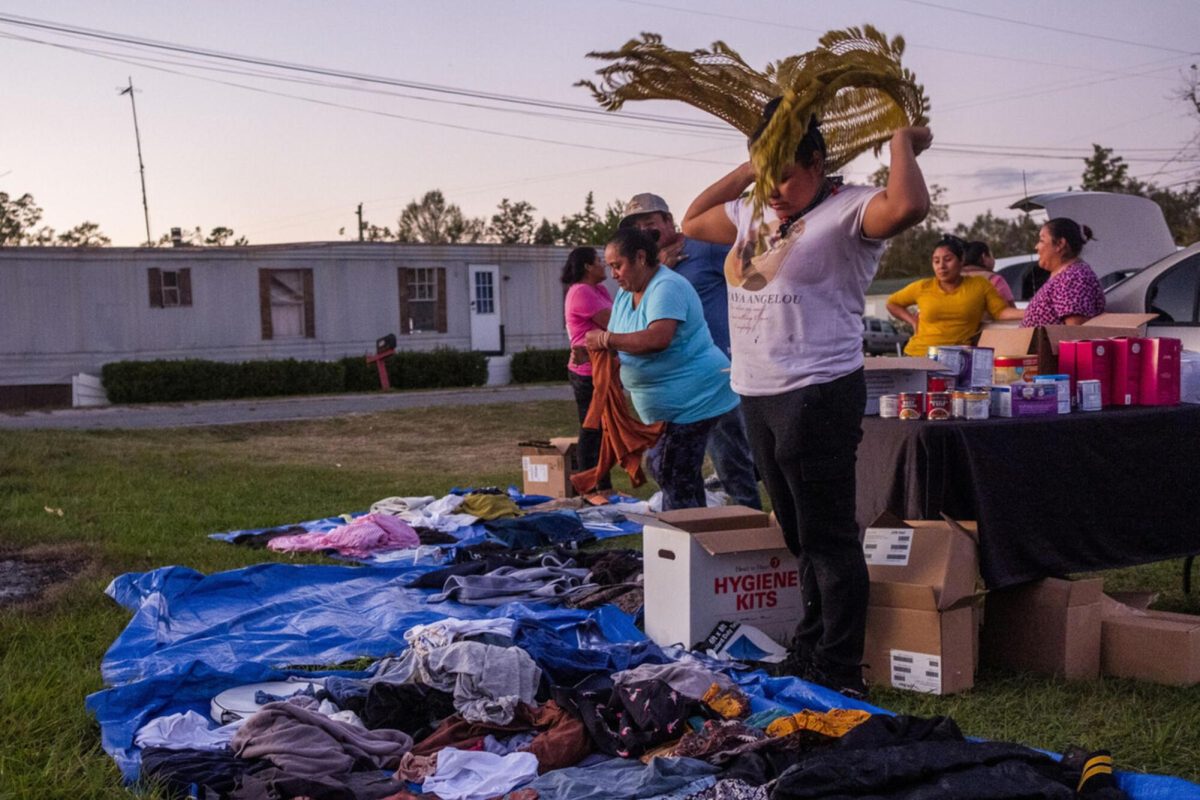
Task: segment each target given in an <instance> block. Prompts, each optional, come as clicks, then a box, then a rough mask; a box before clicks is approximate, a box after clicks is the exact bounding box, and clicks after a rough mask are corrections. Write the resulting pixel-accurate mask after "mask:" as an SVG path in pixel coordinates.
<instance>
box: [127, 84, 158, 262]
mask: <svg viewBox="0 0 1200 800" xmlns="http://www.w3.org/2000/svg"><path fill="white" fill-rule="evenodd" d="M121 94H127V95H129V106H130V108H132V109H133V138H134V140H135V141H136V142H137V154H138V172H139V173H140V174H141V176H142V210H143V211H144V212H145V214H146V244H147V245H152V244H154V240H153V239H152V238H151V237H150V204H149V203H148V202H147V201H146V165H145V164H144V163H142V134H141V132H139V131H138V121H137V103H135V102H134V100H133V76H130V77H129V86H128V87H127V88H125V89H122V90H121Z"/></svg>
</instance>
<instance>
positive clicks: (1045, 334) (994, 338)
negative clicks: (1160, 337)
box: [979, 314, 1158, 375]
mask: <svg viewBox="0 0 1200 800" xmlns="http://www.w3.org/2000/svg"><path fill="white" fill-rule="evenodd" d="M1157 316H1158V315H1157V314H1101V315H1100V316H1098V317H1092V318H1091V319H1089V320H1088V321H1087V322H1085V323H1083V324H1082V325H1039V326H1038V327H1036V328H1017V327H1013V326H1011V325H1009V324H1004V323H999V324H997V323H992V324H989V325H987V326H985V327H984V329H983V333H981V334H979V346H980V347H991V348H993V349H994V350H995V351H996V356H997V357H1001V356H1022V355H1035V356H1037V357H1038V374H1039V375H1051V374H1054V373H1057V372H1059V371H1060V370H1059V368H1058V344H1059V342H1063V341H1078V340H1080V339H1108V338H1112V337H1118V336H1145V335H1146V323H1148V322H1149V321H1150V320H1152V319H1154V318H1155V317H1157Z"/></svg>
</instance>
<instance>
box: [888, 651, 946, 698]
mask: <svg viewBox="0 0 1200 800" xmlns="http://www.w3.org/2000/svg"><path fill="white" fill-rule="evenodd" d="M891 667H892V669H891V676H892V686H894V687H896V688H897V689H910V690H912V691H914V692H925V693H927V694H941V693H942V657H941V656H940V655H937V654H934V653H913V652H911V651H908V650H893V651H892V659H891Z"/></svg>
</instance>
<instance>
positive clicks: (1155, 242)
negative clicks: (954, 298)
mask: <svg viewBox="0 0 1200 800" xmlns="http://www.w3.org/2000/svg"><path fill="white" fill-rule="evenodd" d="M1011 208H1014V209H1019V210H1021V211H1027V212H1028V211H1045V212H1046V216H1047V218H1052V217H1070V218H1071V219H1073V220H1075V221H1076V222H1078V223H1081V224H1083V225H1087V226H1088V227H1089V228H1091V229H1092V234H1093V236H1094V237H1095V238H1094V239H1093V240H1092V241H1090V242H1088V243H1087V246H1086V247H1085V249H1084V251H1083V258H1084V260H1085V261H1087V263H1088V264H1089V265H1091V267H1092V270H1093V271H1095V273H1096V277H1098V278H1099V279H1100V285H1101V286H1104V287H1106V288H1107V287H1109V286H1113V285H1116V284H1117V283H1120V282H1121V281H1122V280H1124V279H1125V278H1127V277H1129V276H1130V275H1132V274H1133V273H1134V272H1136V271H1138V270H1139V269H1141V268H1142V267H1144V266H1146V265H1147V264H1150V263H1152V262H1154V261H1156V260H1157V259H1160V258H1163V257H1165V256H1167V255H1169V254H1170V253H1172V252H1173V251H1174V250H1175V240H1174V239H1173V238H1172V237H1171V230H1170V228H1168V227H1167V222H1166V220H1165V219H1164V218H1163V213H1162V209H1161V208H1159V206H1158V204H1157V203H1155V202H1154V201H1153V200H1150V199H1149V198H1146V197H1139V196H1137V195H1131V194H1118V193H1116V192H1049V193H1046V194H1039V195H1034V196H1032V197H1026V198H1025V199H1023V200H1020V201H1018V202H1016V203H1014V204H1013V205H1012V206H1011ZM1032 244H1033V242H1030V245H1032ZM996 272H997V273H998V274H999V275H1001V276H1002V277H1003V278H1004V280H1006V281H1008V286H1009V288H1010V289H1012V293H1013V299H1014V300H1016V301H1017V303H1018V305H1019V306H1022V307H1023V306H1024V301H1028V300H1030V299H1031V298H1032V297H1033V296H1034V294H1036V293H1037V290H1038V289H1040V288H1042V284H1043V283H1045V282H1046V280H1047V279H1048V278H1049V277H1050V276H1049V275H1048V274H1047V273H1046V271H1045V270H1042V269H1040V268H1039V267H1038V265H1037V255H1035V254H1033V253H1029V254H1027V255H1023V256H1010V257H1008V258H1000V259H997V260H996Z"/></svg>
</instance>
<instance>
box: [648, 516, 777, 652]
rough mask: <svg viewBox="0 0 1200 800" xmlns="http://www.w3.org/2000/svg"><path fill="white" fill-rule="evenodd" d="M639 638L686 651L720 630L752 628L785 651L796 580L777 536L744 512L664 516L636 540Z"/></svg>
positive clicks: (768, 524) (766, 521) (763, 519)
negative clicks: (640, 578)
mask: <svg viewBox="0 0 1200 800" xmlns="http://www.w3.org/2000/svg"><path fill="white" fill-rule="evenodd" d="M642 549H643V554H644V556H643V557H644V573H643V574H644V576H645V593H646V599H645V620H646V626H645V629H646V635H647V636H649V637H650V638H651V639H653V640H654V641H655V642H658V643H659V644H661V645H669V644H682V645H684V646H685V647H691V646H693V645H695V644H697V643H699V642H702V641H704V640H705V638H706V637H708V636H709V635H710V634H711V633H712V632H713V630H714V629H715V628H716V627H717V625H718V624H719V623H722V622H740V623H745V624H748V625H752V626H754V627H756V628H758V629H759V630H761V631H763V632H764V633H766V634H767V635H768V636H770V637H772V638H773V639H774V640H775V641H777V642H779V643H782V644H786V643H787V642H788V641H790V639H791V636H792V632H793V630H794V629H795V627H796V621H797V620H798V619H799V613H800V576H799V573H798V572H797V566H796V559H795V557H794V556H793V555H792V554H791V552H790V551H789V550H788V549H787V547H786V546H785V545H784V542H783V532H782V531H781V530H780V529H779V528H778V527H776V526H775V525H773V524H772V521H771V519H770V517H769V516H768V515H767V514H765V513H763V512H762V511H755V510H754V509H750V508H745V507H743V506H719V507H714V508H689V509H680V510H678V511H664V512H662V513H661V514H659V515H658V519H657V520H656V521H650V522H647V523H646V525H645V528H644V529H643V532H642Z"/></svg>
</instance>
